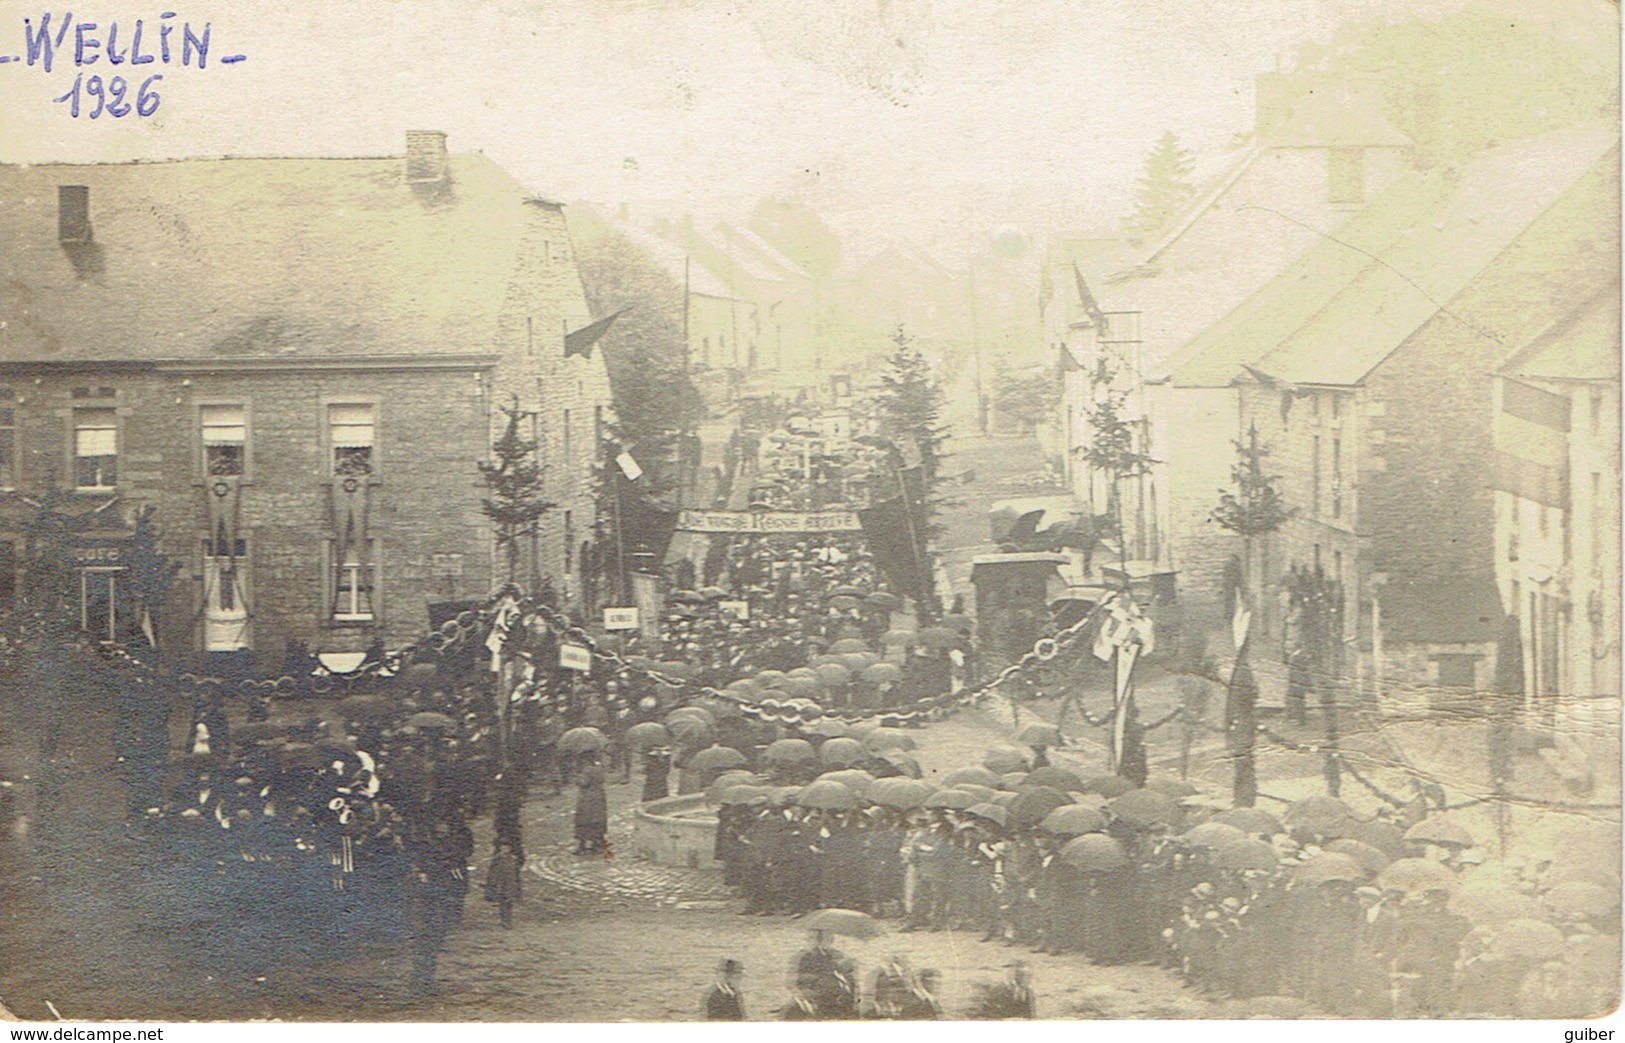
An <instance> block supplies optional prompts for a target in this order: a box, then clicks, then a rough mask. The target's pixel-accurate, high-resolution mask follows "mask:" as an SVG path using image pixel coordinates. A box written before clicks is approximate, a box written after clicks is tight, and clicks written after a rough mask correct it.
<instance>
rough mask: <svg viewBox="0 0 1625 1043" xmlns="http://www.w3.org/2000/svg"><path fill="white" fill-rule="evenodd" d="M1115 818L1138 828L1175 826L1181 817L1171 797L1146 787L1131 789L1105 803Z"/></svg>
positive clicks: (1177, 806)
mask: <svg viewBox="0 0 1625 1043" xmlns="http://www.w3.org/2000/svg"><path fill="white" fill-rule="evenodd" d="M1106 810H1107V812H1109V813H1110V814H1111V816H1112V817H1113V818H1115V819H1120V820H1122V821H1124V822H1127V823H1128V824H1129V825H1131V826H1136V827H1138V828H1140V829H1156V828H1159V827H1170V828H1172V827H1177V826H1178V825H1179V824H1180V821H1181V819H1182V817H1183V814H1182V812H1181V811H1180V810H1179V805H1178V804H1176V803H1174V800H1173V798H1172V797H1169V796H1167V795H1166V794H1162V793H1154V792H1152V791H1151V790H1148V789H1137V790H1131V791H1129V792H1128V793H1125V794H1123V795H1122V796H1121V797H1116V798H1114V799H1112V800H1111V801H1108V802H1107V804H1106Z"/></svg>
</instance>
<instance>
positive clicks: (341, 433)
mask: <svg viewBox="0 0 1625 1043" xmlns="http://www.w3.org/2000/svg"><path fill="white" fill-rule="evenodd" d="M327 434H328V442H329V443H330V444H331V445H332V448H333V474H335V475H337V476H339V477H341V478H350V477H360V476H363V475H369V474H372V472H373V464H374V458H373V449H374V440H375V438H376V437H377V420H376V410H375V407H374V406H372V405H371V404H370V403H346V404H338V405H330V406H328V407H327Z"/></svg>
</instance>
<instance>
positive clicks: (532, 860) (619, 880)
mask: <svg viewBox="0 0 1625 1043" xmlns="http://www.w3.org/2000/svg"><path fill="white" fill-rule="evenodd" d="M632 820H633V811H632V809H631V808H627V809H626V810H624V811H622V812H620V813H619V814H616V815H614V816H613V817H612V818H611V819H610V822H609V851H610V853H609V855H608V856H607V857H606V856H604V855H577V854H574V853H573V851H572V850H556V851H546V852H538V853H535V854H532V855H530V856H529V858H528V859H527V860H526V864H525V868H526V870H527V871H528V872H529V873H531V874H532V875H534V876H536V877H538V878H540V879H542V880H545V881H547V882H548V883H550V884H556V885H557V886H559V887H562V888H564V889H565V890H568V891H578V892H582V893H585V894H597V895H606V896H610V897H617V898H638V899H654V900H656V901H660V902H665V903H669V904H676V903H682V904H684V905H685V906H690V907H692V905H691V904H692V903H711V904H714V905H718V906H720V905H721V904H722V903H724V902H726V901H728V900H729V899H731V898H733V897H734V894H733V889H732V888H730V887H728V886H727V885H726V884H724V883H723V882H722V873H721V872H720V871H718V870H715V869H688V868H683V867H679V866H663V865H657V864H655V863H654V862H648V861H644V860H642V859H638V858H634V857H632V856H629V855H628V856H620V855H616V854H615V852H616V851H630V850H631V849H632Z"/></svg>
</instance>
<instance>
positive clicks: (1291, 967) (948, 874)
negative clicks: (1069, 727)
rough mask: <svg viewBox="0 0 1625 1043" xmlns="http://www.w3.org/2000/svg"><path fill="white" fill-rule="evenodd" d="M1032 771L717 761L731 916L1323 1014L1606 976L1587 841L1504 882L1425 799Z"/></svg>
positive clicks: (1582, 999) (1571, 1005) (1556, 990)
mask: <svg viewBox="0 0 1625 1043" xmlns="http://www.w3.org/2000/svg"><path fill="white" fill-rule="evenodd" d="M1046 770H1047V769H1038V771H1046ZM1034 774H1036V772H1035V773H1034ZM1063 775H1064V773H1063ZM1039 778H1040V779H1041V780H1042V782H1041V783H1040V784H1037V785H1029V784H1027V783H1026V782H1025V779H1023V778H1022V777H1021V773H1007V775H1006V776H1003V777H993V776H991V774H990V775H989V776H988V777H984V778H981V779H980V780H979V781H976V782H955V784H953V785H950V786H948V787H947V788H945V789H937V788H936V787H933V786H930V785H927V784H922V783H917V782H912V781H910V780H900V779H895V778H879V779H876V778H872V777H867V776H866V773H865V772H862V771H854V770H853V769H843V770H839V771H836V772H833V773H830V774H827V775H826V776H824V777H822V778H820V779H819V780H816V781H814V782H813V783H811V784H809V785H803V786H801V787H786V786H782V785H775V783H777V782H782V781H784V780H783V778H782V777H778V778H775V777H772V776H771V775H769V777H766V778H763V777H756V778H746V777H745V776H743V775H742V774H741V775H732V776H722V777H720V778H719V779H718V780H717V782H716V783H715V784H714V785H713V789H712V791H711V794H712V798H713V800H714V801H715V802H716V803H717V804H718V805H719V815H718V826H717V839H716V849H715V853H716V857H717V858H718V860H719V861H720V862H721V863H722V866H723V872H724V874H725V878H726V879H727V880H729V881H730V882H732V883H734V884H735V885H736V886H738V887H739V889H740V891H741V893H742V895H743V897H744V901H745V912H746V913H747V914H756V915H769V914H774V913H788V914H797V915H803V914H809V913H813V912H814V911H815V910H818V909H821V908H842V909H852V910H860V911H863V912H867V913H873V914H875V915H880V916H889V917H892V918H895V919H897V920H899V921H901V923H902V929H903V930H906V931H913V930H930V931H938V930H947V929H961V930H970V931H972V932H980V933H981V935H982V937H983V939H984V940H988V941H1003V942H1006V943H1008V944H1011V945H1020V946H1030V947H1031V948H1032V949H1033V950H1034V951H1043V952H1048V953H1077V954H1079V955H1081V956H1083V957H1085V958H1087V959H1089V960H1091V961H1093V962H1097V963H1131V962H1145V963H1153V964H1160V965H1162V966H1165V967H1168V968H1171V969H1176V970H1177V971H1178V972H1179V973H1181V974H1182V975H1184V976H1185V977H1186V979H1187V980H1189V981H1190V982H1191V983H1192V984H1194V985H1197V986H1199V987H1201V988H1203V989H1205V990H1209V991H1212V992H1214V993H1219V994H1223V995H1228V996H1232V997H1262V996H1274V997H1279V996H1289V997H1295V998H1297V999H1298V1000H1301V1001H1303V1002H1304V1003H1305V1004H1306V1005H1307V1009H1312V1010H1314V1011H1317V1012H1320V1013H1323V1014H1329V1015H1339V1016H1360V1017H1387V1016H1440V1015H1445V1014H1462V1015H1481V1016H1547V1015H1546V1014H1542V1013H1541V1012H1550V1016H1556V1014H1557V1013H1559V1012H1562V1011H1569V1012H1572V1011H1575V1010H1601V1009H1605V1007H1606V1002H1605V1001H1606V998H1607V996H1608V995H1610V990H1612V989H1613V988H1614V985H1613V982H1614V981H1615V972H1616V971H1617V965H1618V961H1619V956H1620V950H1619V901H1618V893H1617V883H1615V882H1613V881H1612V880H1610V879H1606V878H1607V876H1608V873H1607V871H1606V870H1599V869H1596V868H1595V862H1594V861H1590V860H1588V858H1587V856H1585V855H1583V854H1578V853H1577V854H1576V856H1575V857H1574V858H1572V859H1571V858H1563V856H1561V855H1560V856H1559V858H1560V859H1561V862H1560V863H1559V864H1557V865H1554V866H1543V867H1539V869H1538V871H1532V872H1531V873H1530V874H1529V875H1528V876H1527V877H1525V878H1521V879H1518V878H1513V879H1509V878H1508V877H1507V876H1506V875H1505V872H1504V870H1503V869H1502V868H1501V867H1498V866H1480V865H1477V864H1475V863H1473V862H1472V861H1471V860H1470V859H1465V858H1463V857H1461V856H1462V851H1463V849H1464V848H1466V847H1467V846H1469V845H1470V843H1471V841H1470V839H1466V838H1464V837H1462V836H1460V835H1459V834H1458V833H1457V832H1456V830H1455V827H1454V825H1453V823H1451V822H1450V821H1449V819H1448V817H1445V816H1442V815H1439V814H1437V813H1435V814H1433V815H1431V816H1428V817H1425V818H1420V819H1418V820H1417V821H1409V820H1407V819H1406V818H1404V817H1397V818H1377V819H1372V820H1363V819H1361V818H1360V817H1358V816H1356V815H1355V814H1354V813H1353V812H1352V811H1350V810H1349V809H1348V808H1347V806H1346V805H1343V804H1342V802H1340V801H1335V800H1333V799H1332V798H1310V799H1309V800H1307V801H1304V802H1300V805H1294V806H1293V807H1292V808H1291V809H1289V810H1288V812H1287V814H1286V816H1285V819H1284V821H1279V820H1276V819H1275V818H1273V817H1272V816H1270V815H1268V814H1266V813H1263V812H1260V811H1256V810H1254V809H1238V810H1235V811H1225V812H1215V810H1214V809H1211V808H1209V809H1198V808H1191V807H1186V806H1183V805H1181V803H1180V802H1179V794H1181V792H1182V786H1181V784H1178V783H1173V784H1161V786H1160V790H1161V791H1159V790H1158V789H1129V788H1128V786H1127V784H1126V783H1124V782H1123V781H1122V780H1120V779H1116V778H1115V777H1106V778H1103V779H1095V780H1074V781H1072V782H1070V783H1069V784H1071V785H1078V784H1079V783H1080V782H1081V785H1082V786H1083V787H1084V789H1085V790H1089V791H1091V792H1089V793H1085V792H1081V791H1073V792H1071V793H1058V792H1056V790H1055V787H1054V786H1051V785H1048V784H1047V783H1050V782H1062V776H1061V775H1057V774H1055V772H1054V771H1053V770H1049V774H1048V775H1044V776H1039ZM953 779H954V777H953V776H949V781H953ZM1063 784H1068V783H1063ZM841 788H845V789H846V790H847V791H848V792H847V794H846V795H843V794H841V793H840V792H838V790H839V789H841ZM933 791H934V792H933ZM1109 793H1116V794H1118V795H1117V796H1115V797H1112V798H1111V799H1106V796H1105V795H1106V794H1109ZM1403 827H1409V828H1408V829H1406V828H1403ZM1597 857H1599V858H1605V855H1604V854H1602V853H1599V854H1598V856H1597ZM1603 864H1609V863H1608V862H1607V861H1604V863H1603Z"/></svg>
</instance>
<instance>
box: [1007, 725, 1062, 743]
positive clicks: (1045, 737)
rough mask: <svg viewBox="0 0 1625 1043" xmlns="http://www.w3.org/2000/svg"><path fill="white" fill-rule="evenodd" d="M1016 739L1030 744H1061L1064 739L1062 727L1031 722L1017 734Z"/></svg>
mask: <svg viewBox="0 0 1625 1043" xmlns="http://www.w3.org/2000/svg"><path fill="white" fill-rule="evenodd" d="M1016 741H1017V742H1024V743H1026V744H1027V745H1028V746H1059V745H1061V743H1062V741H1063V740H1062V739H1061V729H1059V728H1057V727H1056V726H1055V725H1053V724H1029V725H1027V727H1025V728H1023V729H1021V731H1020V733H1019V734H1017V735H1016Z"/></svg>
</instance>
